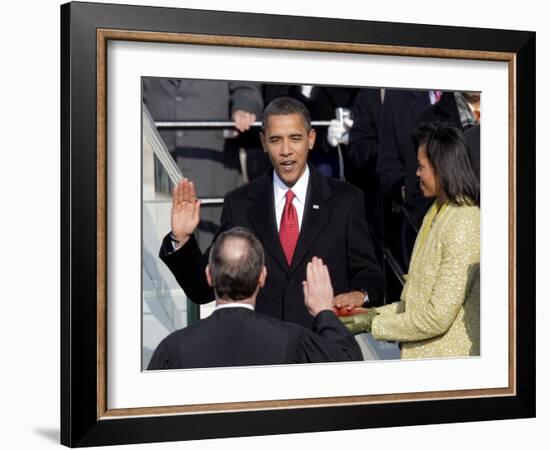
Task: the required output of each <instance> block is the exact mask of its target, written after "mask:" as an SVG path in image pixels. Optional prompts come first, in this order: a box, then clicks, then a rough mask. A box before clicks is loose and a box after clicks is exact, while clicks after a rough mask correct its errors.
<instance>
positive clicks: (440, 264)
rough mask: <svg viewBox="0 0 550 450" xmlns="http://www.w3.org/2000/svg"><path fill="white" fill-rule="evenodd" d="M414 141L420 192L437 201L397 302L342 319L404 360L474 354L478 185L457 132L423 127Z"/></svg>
mask: <svg viewBox="0 0 550 450" xmlns="http://www.w3.org/2000/svg"><path fill="white" fill-rule="evenodd" d="M413 138H414V140H415V142H416V143H417V145H418V153H417V155H418V170H417V172H416V174H417V176H418V177H419V178H420V188H421V190H422V193H423V195H424V196H425V197H434V198H435V202H434V204H433V205H432V207H431V209H430V210H429V211H428V213H427V214H426V216H425V217H424V221H423V223H422V227H421V229H420V231H419V233H418V236H417V238H416V242H415V245H414V250H413V254H412V258H411V263H410V266H409V273H408V274H407V275H406V276H405V277H406V283H405V286H404V288H403V291H402V293H401V301H399V302H396V303H391V304H388V305H386V306H382V307H379V308H372V309H369V310H368V312H366V313H363V314H356V315H352V316H349V317H341V320H342V321H343V322H344V324H346V326H347V327H348V329H349V330H350V331H351V332H353V333H355V334H357V333H362V332H371V333H372V336H373V337H374V338H376V339H381V340H386V341H397V342H399V343H400V346H401V358H403V359H409V358H443V357H458V356H474V355H479V351H480V349H479V240H480V229H479V214H480V211H479V202H480V196H479V181H478V179H477V178H476V176H475V174H474V172H473V169H472V165H471V162H470V157H469V152H468V146H467V144H466V140H465V138H464V135H463V134H462V132H461V131H459V130H457V129H456V128H453V127H450V126H448V125H442V124H427V125H423V126H421V127H419V128H418V129H417V130H416V131H415V133H414V136H413ZM340 306H341V307H344V306H343V305H340Z"/></svg>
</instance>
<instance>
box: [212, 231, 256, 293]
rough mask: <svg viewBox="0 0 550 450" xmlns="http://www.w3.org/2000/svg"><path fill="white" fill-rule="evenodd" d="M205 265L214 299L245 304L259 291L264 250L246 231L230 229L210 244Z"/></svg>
mask: <svg viewBox="0 0 550 450" xmlns="http://www.w3.org/2000/svg"><path fill="white" fill-rule="evenodd" d="M208 265H209V266H210V273H211V274H212V287H213V288H214V291H215V292H216V296H217V298H219V299H222V300H244V299H247V298H250V297H252V295H253V294H254V292H255V291H256V288H257V287H258V279H259V278H260V273H261V272H262V268H263V266H264V250H263V248H262V244H260V242H259V241H258V239H256V237H255V236H254V235H253V234H252V233H251V232H250V231H248V230H247V229H246V228H242V227H236V228H232V229H230V230H228V231H226V232H224V233H221V234H220V235H219V236H218V238H217V239H216V240H215V241H214V243H213V244H212V248H211V249H210V256H209V258H208Z"/></svg>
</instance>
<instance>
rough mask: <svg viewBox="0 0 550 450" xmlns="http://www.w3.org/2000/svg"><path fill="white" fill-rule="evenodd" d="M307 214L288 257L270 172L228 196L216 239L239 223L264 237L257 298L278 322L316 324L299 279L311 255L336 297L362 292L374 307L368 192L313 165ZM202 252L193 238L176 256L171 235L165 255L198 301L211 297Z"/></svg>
mask: <svg viewBox="0 0 550 450" xmlns="http://www.w3.org/2000/svg"><path fill="white" fill-rule="evenodd" d="M309 170H310V179H309V185H308V193H307V198H306V204H305V208H304V217H303V220H302V226H301V228H300V235H299V239H298V243H297V246H296V250H295V252H294V257H293V260H292V263H291V265H290V266H289V265H288V263H287V261H286V258H285V256H284V253H283V250H282V247H281V244H280V240H279V233H278V231H277V225H276V219H275V207H274V199H273V175H272V174H273V171H271V172H270V173H266V174H264V175H262V176H261V177H259V178H257V179H255V180H254V181H252V182H250V183H248V184H246V185H244V186H241V187H240V188H237V189H235V190H234V191H232V192H229V193H228V194H227V195H226V196H225V201H224V206H223V211H222V219H221V225H220V228H219V230H218V234H219V233H220V232H222V231H226V230H228V229H230V228H233V227H236V226H242V227H244V228H246V229H248V230H250V231H251V232H252V233H254V234H255V236H256V237H257V238H258V239H259V240H260V242H261V243H262V246H263V248H264V251H265V265H266V267H267V272H268V276H267V280H266V285H265V287H264V288H263V289H262V290H261V291H260V293H259V294H258V298H257V301H256V311H257V312H258V313H260V314H264V315H267V316H269V317H273V318H276V319H281V320H284V321H288V322H294V323H298V324H301V325H304V326H306V327H308V328H309V327H311V324H312V317H311V316H310V315H309V313H308V312H307V309H306V307H305V305H304V296H303V291H302V281H303V280H305V279H306V265H307V263H308V262H309V261H311V259H312V258H313V256H318V257H320V258H322V259H323V262H324V263H325V264H326V265H327V266H328V269H329V273H330V276H331V279H332V285H333V287H334V294H335V295H338V294H341V293H345V292H349V291H352V290H360V289H365V290H366V291H367V293H368V295H369V298H370V301H371V302H372V303H373V304H375V305H376V304H381V302H382V299H383V295H384V277H383V275H382V272H381V271H380V268H379V265H378V263H377V261H376V257H375V255H374V252H373V247H372V243H371V239H370V237H369V233H368V228H367V224H366V219H365V210H364V200H363V195H362V193H361V191H360V190H358V189H357V188H355V187H353V186H351V185H349V184H346V183H342V182H340V181H337V180H334V179H332V178H327V177H324V176H323V175H321V174H320V173H319V172H318V171H317V170H316V169H314V168H313V167H312V166H311V165H310V166H309ZM208 252H209V251H207V252H206V253H205V255H203V254H202V253H201V251H200V249H199V248H198V246H197V244H196V241H195V239H194V238H193V237H191V238H190V239H189V241H188V242H187V243H186V244H185V245H183V246H182V247H181V248H180V249H178V250H177V251H173V245H172V242H171V240H170V236H169V235H167V236H166V237H165V238H164V240H163V243H162V246H161V249H160V255H159V256H160V258H161V259H162V260H163V261H164V262H165V263H166V265H167V266H168V268H169V269H170V270H171V271H172V273H173V274H174V276H175V277H176V280H177V281H178V283H179V284H180V286H181V287H182V288H183V290H184V291H185V293H186V294H187V296H188V297H189V298H190V299H191V300H192V301H193V302H195V303H199V304H201V303H208V302H210V301H212V300H213V299H214V293H213V290H212V289H211V288H210V287H209V286H208V284H207V282H206V276H205V274H204V269H205V267H206V264H207V261H208Z"/></svg>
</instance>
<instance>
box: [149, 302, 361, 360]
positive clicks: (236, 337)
mask: <svg viewBox="0 0 550 450" xmlns="http://www.w3.org/2000/svg"><path fill="white" fill-rule="evenodd" d="M312 326H313V331H311V330H308V329H307V328H305V327H301V326H299V325H295V324H291V323H285V322H281V321H279V320H275V319H272V318H270V317H266V316H263V315H261V314H258V313H257V312H256V311H252V310H250V309H247V308H243V307H232V308H222V309H218V310H216V311H215V312H214V313H213V314H212V315H211V316H209V317H208V318H206V319H203V320H201V321H199V322H197V323H195V324H193V325H190V326H189V327H187V328H183V329H181V330H178V331H175V332H174V333H172V334H170V335H169V336H168V337H166V338H165V339H164V340H163V341H162V342H161V343H160V344H159V346H158V347H157V349H156V350H155V353H154V354H153V357H152V358H151V362H150V363H149V366H148V370H155V369H186V368H193V367H227V366H248V365H266V364H292V363H313V362H328V361H355V360H361V359H362V356H361V351H360V349H359V346H358V345H357V342H356V341H355V339H354V338H353V336H352V335H351V334H350V333H349V332H348V331H347V329H346V328H345V327H344V325H343V324H342V323H341V322H340V320H339V319H338V318H337V317H336V315H335V314H334V313H333V312H332V311H322V312H321V313H319V314H318V315H317V316H316V317H315V318H314V319H313V324H312Z"/></svg>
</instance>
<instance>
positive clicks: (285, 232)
mask: <svg viewBox="0 0 550 450" xmlns="http://www.w3.org/2000/svg"><path fill="white" fill-rule="evenodd" d="M285 197H286V203H285V209H283V216H282V217H281V226H280V227H279V238H280V239H281V246H282V247H283V251H284V252H285V256H286V260H287V261H288V265H289V266H290V263H291V262H292V256H293V255H294V249H295V248H296V242H298V234H299V233H300V229H299V226H298V213H297V212H296V208H295V207H294V206H292V200H294V197H295V195H294V192H292V191H291V190H290V189H289V190H288V191H286V194H285Z"/></svg>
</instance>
